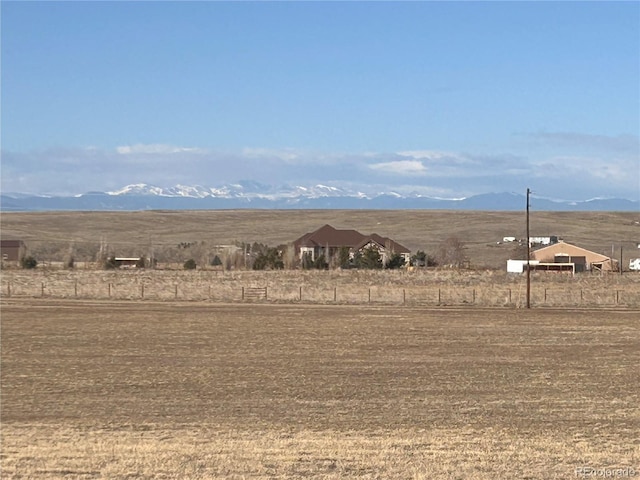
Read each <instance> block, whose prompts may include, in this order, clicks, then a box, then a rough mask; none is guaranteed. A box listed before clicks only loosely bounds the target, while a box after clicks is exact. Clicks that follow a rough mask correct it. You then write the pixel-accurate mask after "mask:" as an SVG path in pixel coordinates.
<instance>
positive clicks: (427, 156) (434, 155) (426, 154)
mask: <svg viewBox="0 0 640 480" xmlns="http://www.w3.org/2000/svg"><path fill="white" fill-rule="evenodd" d="M398 155H400V156H402V157H410V158H413V159H416V160H427V161H432V160H443V159H447V160H451V159H456V160H465V159H464V157H463V156H461V155H460V154H457V153H453V152H440V151H437V150H406V151H403V152H398Z"/></svg>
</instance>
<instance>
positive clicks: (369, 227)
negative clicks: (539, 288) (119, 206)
mask: <svg viewBox="0 0 640 480" xmlns="http://www.w3.org/2000/svg"><path fill="white" fill-rule="evenodd" d="M523 209H524V206H523ZM639 220H640V218H639V216H638V213H634V212H537V211H535V206H534V211H533V212H532V214H531V235H532V236H547V235H558V236H560V237H562V238H564V240H566V241H567V242H569V243H575V244H576V245H579V246H581V247H584V248H587V249H590V250H593V251H596V252H599V253H603V254H606V255H611V247H612V245H615V252H614V254H615V255H619V249H620V246H623V247H624V251H623V254H624V260H623V265H628V264H629V258H635V257H637V256H639V255H638V251H637V248H636V243H637V242H638V241H640V240H639V238H638V237H639V234H640V223H637V222H638V221H639ZM326 223H329V224H331V225H333V226H334V227H336V228H350V229H351V228H352V229H356V230H359V231H361V232H362V233H373V232H375V233H378V234H380V235H383V236H388V237H391V238H393V239H394V240H396V241H398V242H400V243H401V244H403V245H405V246H406V247H408V248H409V249H411V250H412V251H416V250H418V249H421V250H424V251H426V252H427V253H431V254H433V253H435V252H436V251H437V249H438V246H439V244H440V243H441V242H442V241H443V240H444V239H446V238H447V237H450V236H457V237H458V238H459V239H460V240H462V241H463V242H464V243H465V244H466V254H467V256H468V258H469V259H470V261H471V264H472V265H473V266H489V267H492V268H499V269H504V267H505V264H506V261H507V259H509V258H513V253H514V246H513V245H511V244H503V245H497V244H496V242H498V241H501V240H502V238H503V237H504V236H515V237H517V238H524V237H525V236H526V234H525V219H524V213H523V212H474V211H438V210H401V211H394V210H203V211H142V212H29V213H18V212H3V213H2V234H3V237H12V238H22V239H23V240H24V241H25V242H26V243H27V245H28V246H29V248H30V249H31V250H33V251H34V252H35V253H36V257H37V258H38V259H40V260H56V258H49V257H50V256H52V255H54V256H57V257H59V258H57V260H58V261H62V260H63V257H64V255H65V254H66V253H67V252H68V250H69V246H70V245H71V244H73V246H74V248H75V250H76V252H77V254H78V255H77V256H76V260H77V261H84V260H85V259H86V260H87V261H89V260H92V259H93V258H94V255H95V252H96V251H97V249H98V245H99V243H100V241H101V240H104V241H105V242H106V243H108V244H109V245H110V247H111V248H112V249H113V252H114V253H115V254H116V255H118V256H128V255H148V252H149V251H153V252H154V255H156V256H157V255H160V254H161V253H162V251H163V249H167V248H175V247H176V246H177V245H178V244H179V243H181V242H197V243H200V242H205V244H206V245H207V246H208V247H212V246H214V245H220V244H231V243H233V242H235V241H240V242H248V243H253V242H261V243H267V244H269V245H272V246H275V245H279V244H286V243H290V242H293V241H294V240H295V239H297V238H299V237H300V236H302V235H304V234H305V233H307V232H311V231H314V230H316V229H317V228H319V227H321V226H322V225H324V224H326ZM174 254H175V252H174ZM85 257H86V258H85ZM187 258H188V257H187ZM616 258H618V257H617V256H616ZM184 260H186V258H184V259H182V261H184ZM162 261H165V260H162ZM176 261H177V260H176Z"/></svg>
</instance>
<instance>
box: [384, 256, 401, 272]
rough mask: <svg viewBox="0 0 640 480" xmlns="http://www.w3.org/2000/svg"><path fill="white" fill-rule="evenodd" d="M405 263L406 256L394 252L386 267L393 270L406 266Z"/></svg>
mask: <svg viewBox="0 0 640 480" xmlns="http://www.w3.org/2000/svg"><path fill="white" fill-rule="evenodd" d="M404 264H405V260H404V257H403V256H402V255H400V254H399V253H394V254H393V255H392V256H391V258H390V259H389V261H388V262H387V265H386V267H387V268H389V269H391V270H395V269H397V268H402V267H404Z"/></svg>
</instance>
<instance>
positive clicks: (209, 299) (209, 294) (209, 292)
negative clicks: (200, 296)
mask: <svg viewBox="0 0 640 480" xmlns="http://www.w3.org/2000/svg"><path fill="white" fill-rule="evenodd" d="M217 276H218V272H216V277H217ZM208 298H209V300H211V285H209V297H208Z"/></svg>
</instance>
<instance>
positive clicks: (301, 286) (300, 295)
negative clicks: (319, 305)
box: [300, 285, 302, 301]
mask: <svg viewBox="0 0 640 480" xmlns="http://www.w3.org/2000/svg"><path fill="white" fill-rule="evenodd" d="M300 301H302V285H300Z"/></svg>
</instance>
